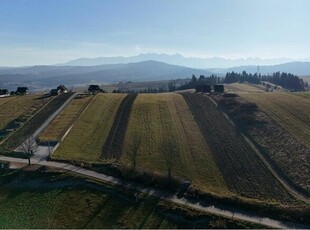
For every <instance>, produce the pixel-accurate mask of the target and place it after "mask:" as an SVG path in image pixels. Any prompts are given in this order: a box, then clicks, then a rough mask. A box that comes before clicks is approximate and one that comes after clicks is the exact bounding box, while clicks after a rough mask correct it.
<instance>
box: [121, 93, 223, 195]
mask: <svg viewBox="0 0 310 230" xmlns="http://www.w3.org/2000/svg"><path fill="white" fill-rule="evenodd" d="M134 135H140V136H141V138H142V142H141V144H140V147H139V154H138V160H137V161H138V163H137V167H138V168H141V169H143V170H150V171H157V172H160V173H163V174H166V166H165V163H164V160H163V157H162V156H161V154H162V153H161V143H162V141H163V140H164V139H169V138H171V140H173V141H174V142H176V143H177V145H179V146H180V152H179V157H178V158H177V159H176V162H175V166H174V168H173V170H172V171H173V172H172V175H173V176H179V177H181V178H186V179H189V180H191V181H193V182H194V183H195V184H197V185H199V187H201V188H202V189H203V190H207V191H213V192H221V193H225V192H226V191H227V188H226V185H225V183H224V180H223V178H222V176H221V174H220V172H219V169H218V168H217V166H216V164H215V162H214V159H213V157H212V155H211V154H210V150H209V148H208V146H207V145H206V143H205V142H204V139H203V137H202V135H201V133H200V131H199V128H198V127H197V124H196V123H195V121H194V120H193V117H192V115H191V113H190V111H189V109H188V107H187V104H186V102H185V101H184V99H183V98H182V96H181V95H179V94H171V93H170V94H139V95H138V97H137V98H136V100H135V102H134V105H133V107H132V110H131V117H130V120H129V124H128V129H127V133H126V138H125V145H124V151H123V157H122V161H123V162H126V163H128V157H127V156H126V152H128V151H129V146H130V143H131V141H132V137H133V136H134Z"/></svg>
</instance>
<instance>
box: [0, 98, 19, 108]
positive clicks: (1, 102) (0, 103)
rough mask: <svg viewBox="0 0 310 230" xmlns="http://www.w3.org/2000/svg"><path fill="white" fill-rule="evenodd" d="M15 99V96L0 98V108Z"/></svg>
mask: <svg viewBox="0 0 310 230" xmlns="http://www.w3.org/2000/svg"><path fill="white" fill-rule="evenodd" d="M15 98H16V96H10V97H0V105H1V106H2V105H3V104H5V103H7V102H9V101H12V100H14V99H15Z"/></svg>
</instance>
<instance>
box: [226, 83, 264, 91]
mask: <svg viewBox="0 0 310 230" xmlns="http://www.w3.org/2000/svg"><path fill="white" fill-rule="evenodd" d="M224 87H225V90H226V91H233V92H237V93H242V92H253V93H254V92H257V93H260V92H265V90H264V87H263V86H261V85H254V84H241V83H232V84H226V85H225V86H224Z"/></svg>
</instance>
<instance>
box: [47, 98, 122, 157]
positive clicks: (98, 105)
mask: <svg viewBox="0 0 310 230" xmlns="http://www.w3.org/2000/svg"><path fill="white" fill-rule="evenodd" d="M125 96H126V94H97V95H96V96H95V98H94V99H93V100H92V102H91V104H90V105H89V106H88V108H87V109H86V110H85V112H84V113H83V114H82V115H81V116H80V117H79V119H78V120H77V122H76V124H75V125H74V127H73V128H72V130H71V131H70V133H69V134H68V136H67V137H66V138H65V139H64V141H63V142H62V143H61V145H60V146H59V148H58V149H57V150H56V151H55V152H54V153H53V155H52V158H54V159H65V160H80V161H85V162H97V161H99V160H100V156H101V154H102V148H103V145H104V143H105V141H106V138H107V137H108V135H109V131H110V128H111V126H112V124H113V121H114V117H115V114H116V112H117V109H118V107H119V105H120V103H121V102H122V100H123V99H124V97H125Z"/></svg>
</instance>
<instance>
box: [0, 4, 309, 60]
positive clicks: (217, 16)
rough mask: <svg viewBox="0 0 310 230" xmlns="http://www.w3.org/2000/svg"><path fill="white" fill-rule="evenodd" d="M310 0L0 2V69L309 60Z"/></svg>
mask: <svg viewBox="0 0 310 230" xmlns="http://www.w3.org/2000/svg"><path fill="white" fill-rule="evenodd" d="M309 12H310V1H309V0H294V1H293V0H257V1H254V0H191V1H188V0H183V1H182V0H36V1H35V0H14V1H13V0H0V66H21V65H33V64H55V63H61V62H66V61H69V60H72V59H76V58H80V57H99V56H131V55H137V54H140V53H148V52H153V53H167V54H174V53H180V54H182V55H184V56H187V57H189V56H192V57H213V56H218V57H224V58H232V59H234V58H247V57H259V58H279V57H288V58H295V59H301V58H309V57H310V29H309V28H310V16H309Z"/></svg>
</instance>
